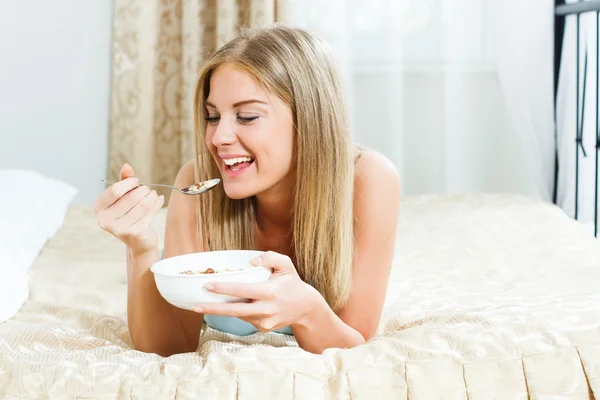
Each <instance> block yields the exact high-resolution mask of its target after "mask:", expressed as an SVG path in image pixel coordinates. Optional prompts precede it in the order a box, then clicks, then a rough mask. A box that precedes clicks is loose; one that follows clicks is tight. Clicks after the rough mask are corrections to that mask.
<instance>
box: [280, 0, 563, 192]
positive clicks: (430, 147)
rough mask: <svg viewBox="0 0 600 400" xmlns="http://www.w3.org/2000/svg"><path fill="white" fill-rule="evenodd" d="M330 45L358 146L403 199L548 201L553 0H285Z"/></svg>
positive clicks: (551, 148) (551, 152)
mask: <svg viewBox="0 0 600 400" xmlns="http://www.w3.org/2000/svg"><path fill="white" fill-rule="evenodd" d="M290 3H291V5H290V8H291V10H292V11H291V13H290V16H291V20H292V21H293V23H294V24H295V25H297V26H301V27H304V28H307V29H308V30H310V31H311V32H313V33H314V34H316V35H317V36H320V37H322V38H323V39H325V40H326V41H327V42H329V43H330V45H331V47H332V50H333V51H334V53H335V55H336V59H337V61H338V64H339V68H340V69H341V70H342V74H343V76H344V80H345V87H346V90H347V94H346V96H347V98H348V101H349V104H350V110H351V124H352V131H353V135H354V138H355V140H356V141H357V142H360V143H362V144H363V145H365V146H367V147H371V148H373V149H375V150H378V151H380V152H382V153H384V154H385V155H386V156H387V157H388V158H390V159H391V160H392V161H393V162H394V163H395V164H396V165H397V167H398V168H399V170H400V173H401V176H402V180H403V191H404V193H405V194H422V193H456V192H511V193H522V194H526V195H531V196H535V197H538V198H541V199H543V200H546V201H551V200H552V194H553V179H554V178H553V173H554V142H553V140H554V133H553V103H552V98H553V93H552V87H553V81H552V79H553V78H552V77H553V75H552V70H553V54H552V51H553V30H552V28H553V7H554V4H553V2H552V0H540V1H535V2H531V3H532V4H529V3H530V2H526V3H528V4H526V5H524V2H522V1H518V2H517V1H516V0H511V1H502V2H499V1H497V0H402V1H393V0H371V1H368V2H367V1H361V0H330V1H328V2H321V1H319V0H290Z"/></svg>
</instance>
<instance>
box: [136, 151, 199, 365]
mask: <svg viewBox="0 0 600 400" xmlns="http://www.w3.org/2000/svg"><path fill="white" fill-rule="evenodd" d="M193 168H194V166H193V163H188V164H186V165H185V166H184V167H183V168H182V169H181V171H180V172H179V174H178V175H177V178H176V180H175V186H177V187H184V186H189V185H191V184H192V183H193V180H194V170H193ZM195 214H196V209H195V204H194V201H193V197H192V196H185V195H182V194H180V193H177V192H175V191H173V194H172V195H171V199H170V202H169V207H168V211H167V223H166V232H165V250H164V258H168V257H173V256H176V255H179V254H186V253H192V252H195V251H199V250H198V249H196V248H195V243H197V242H196V240H195V238H196V237H197V233H196V225H195V221H196V219H195V218H194V216H195ZM159 259H160V255H159V252H158V249H154V250H152V251H149V252H147V253H144V254H133V253H132V252H131V251H129V249H128V251H127V272H128V280H127V288H128V291H127V316H128V324H129V331H130V334H131V338H132V341H133V344H134V347H135V348H136V349H137V350H140V351H144V352H148V353H156V354H160V355H162V356H170V355H173V354H177V353H185V352H190V351H195V350H196V348H197V347H198V339H199V336H200V328H201V326H202V320H203V317H202V315H198V314H196V313H194V312H191V311H185V310H182V309H179V308H177V307H174V306H172V305H171V304H169V303H168V302H167V301H166V300H165V299H164V298H163V297H162V296H161V295H160V292H159V291H158V289H157V287H156V283H155V281H154V276H153V274H152V271H150V267H151V266H152V264H154V263H155V262H157V261H158V260H159Z"/></svg>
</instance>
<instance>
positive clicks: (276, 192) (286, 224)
mask: <svg viewBox="0 0 600 400" xmlns="http://www.w3.org/2000/svg"><path fill="white" fill-rule="evenodd" d="M293 207H294V186H293V185H290V184H284V183H283V182H281V183H280V184H279V185H277V186H275V187H273V188H271V189H269V190H268V191H266V192H263V193H260V194H257V195H256V222H257V225H258V228H259V229H260V230H261V231H263V232H272V231H290V228H291V224H292V211H293Z"/></svg>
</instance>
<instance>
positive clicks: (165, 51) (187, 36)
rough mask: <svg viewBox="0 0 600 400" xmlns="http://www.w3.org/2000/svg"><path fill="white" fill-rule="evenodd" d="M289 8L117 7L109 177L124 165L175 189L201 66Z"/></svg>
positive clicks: (249, 3)
mask: <svg viewBox="0 0 600 400" xmlns="http://www.w3.org/2000/svg"><path fill="white" fill-rule="evenodd" d="M289 1H292V0H289ZM288 9H289V5H287V4H286V1H284V0H115V11H114V24H113V48H112V51H113V62H112V88H111V90H112V92H111V115H110V162H109V176H110V178H111V179H118V177H119V176H118V175H119V170H120V168H121V166H122V165H123V164H124V163H126V162H127V163H129V164H131V165H132V166H133V168H134V169H135V171H136V175H137V176H138V177H139V178H140V180H141V181H142V182H153V183H166V184H173V182H174V180H175V176H176V175H177V172H178V171H179V169H180V168H181V166H182V165H183V164H185V163H186V162H187V161H189V160H191V159H192V158H193V113H192V107H193V95H194V89H195V84H196V77H197V73H198V70H199V68H200V67H201V65H202V61H203V60H204V59H205V58H206V57H207V55H209V54H210V53H211V52H213V51H215V50H216V49H217V48H218V47H220V46H221V45H223V44H224V43H226V42H228V41H229V40H231V39H233V38H235V37H236V36H237V35H238V34H239V32H240V29H241V27H247V26H251V27H264V26H268V25H270V24H272V23H273V22H275V21H285V19H286V18H285V15H286V12H287V10H288ZM159 194H164V195H165V198H166V199H167V200H168V196H169V194H170V191H169V190H168V189H167V190H162V191H160V193H159Z"/></svg>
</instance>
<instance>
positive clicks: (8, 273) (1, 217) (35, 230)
mask: <svg viewBox="0 0 600 400" xmlns="http://www.w3.org/2000/svg"><path fill="white" fill-rule="evenodd" d="M76 194H77V189H75V188H73V187H71V186H69V185H68V184H66V183H64V182H61V181H59V180H56V179H52V178H48V177H45V176H43V175H41V174H39V173H36V172H34V171H29V170H17V169H8V170H7V169H4V170H2V169H0V323H1V322H4V321H5V320H7V319H9V318H12V316H14V314H16V313H17V311H18V310H19V309H20V308H21V306H22V305H23V303H24V302H25V300H26V299H27V297H28V295H29V290H28V285H27V276H28V275H27V273H28V270H29V268H30V267H31V265H32V264H33V262H34V261H35V259H36V257H37V256H38V254H39V253H40V251H41V250H42V248H43V247H44V245H45V244H46V242H47V241H48V239H50V238H51V237H52V236H54V235H55V234H56V232H57V231H58V229H59V228H60V227H61V226H62V224H63V222H64V218H65V215H66V213H67V210H68V207H69V204H70V203H71V202H72V201H73V198H74V197H75V195H76ZM11 282H12V283H11Z"/></svg>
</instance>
